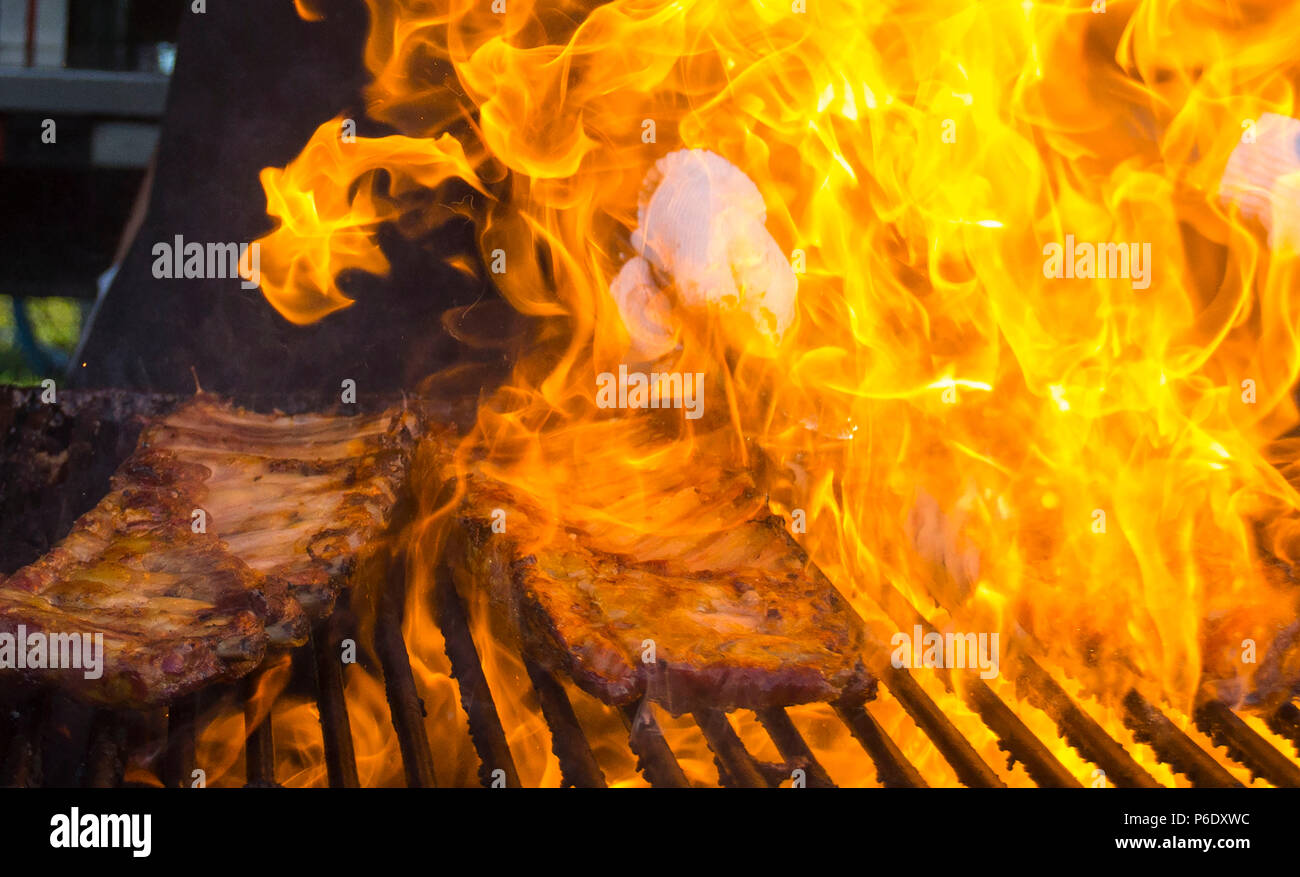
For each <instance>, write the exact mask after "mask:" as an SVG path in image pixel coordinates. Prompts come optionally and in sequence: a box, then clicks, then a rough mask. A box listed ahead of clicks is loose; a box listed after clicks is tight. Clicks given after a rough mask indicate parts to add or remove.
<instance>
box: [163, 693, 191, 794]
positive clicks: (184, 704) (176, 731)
mask: <svg viewBox="0 0 1300 877" xmlns="http://www.w3.org/2000/svg"><path fill="white" fill-rule="evenodd" d="M198 714H199V698H198V695H197V694H191V695H188V696H186V697H183V698H181V699H180V700H178V701H176V702H175V703H173V704H172V705H171V707H170V708H168V710H167V749H166V752H165V753H164V755H163V785H165V786H167V787H168V788H169V789H177V788H184V787H185V786H188V785H189V784H190V780H191V779H192V778H193V775H194V726H195V722H196V721H197V718H198Z"/></svg>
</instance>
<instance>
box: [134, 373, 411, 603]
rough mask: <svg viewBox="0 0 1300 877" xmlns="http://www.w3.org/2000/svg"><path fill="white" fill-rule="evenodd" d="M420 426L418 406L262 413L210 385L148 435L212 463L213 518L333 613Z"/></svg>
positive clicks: (216, 528) (237, 549)
mask: <svg viewBox="0 0 1300 877" xmlns="http://www.w3.org/2000/svg"><path fill="white" fill-rule="evenodd" d="M417 428H418V426H417V422H416V417H415V415H414V413H413V412H411V411H407V410H390V411H387V412H385V413H383V414H381V415H377V416H373V417H336V416H327V415H316V414H307V415H292V416H291V415H285V414H278V413H276V414H258V413H255V412H251V411H246V410H243V409H240V408H236V407H234V406H232V405H229V404H226V403H224V402H221V401H219V400H216V399H214V398H212V397H210V396H207V395H200V396H199V397H197V398H196V399H195V400H194V401H193V402H190V403H188V404H186V405H184V406H182V407H181V408H179V409H178V410H177V411H175V412H174V413H172V414H171V415H169V416H168V417H166V418H164V419H162V420H161V421H160V422H158V423H157V424H155V425H154V426H152V427H150V428H149V429H148V430H147V431H146V432H145V433H144V435H143V436H142V438H141V444H142V445H145V446H148V447H151V448H155V449H160V450H165V451H167V452H169V453H172V454H174V455H176V457H177V458H178V459H180V460H183V461H187V462H192V463H195V464H198V465H201V466H203V467H204V468H205V470H206V471H207V477H206V478H205V479H204V480H203V485H202V491H203V493H202V506H203V509H204V511H205V512H206V514H207V516H208V524H209V527H210V528H211V529H212V530H213V532H215V533H216V534H217V535H218V536H219V537H220V538H221V540H222V541H223V542H225V543H226V545H227V547H228V548H229V549H230V551H231V553H232V554H234V555H235V556H237V557H239V558H240V559H241V560H243V561H244V562H245V563H247V564H248V565H249V566H250V567H252V568H253V569H254V570H257V571H258V572H261V573H264V574H265V575H267V576H270V577H273V578H275V579H278V580H282V581H283V582H285V583H286V585H287V587H288V592H289V594H291V595H292V597H293V598H294V599H295V600H296V601H297V602H298V603H299V604H301V605H302V607H303V609H305V610H306V612H307V613H308V615H310V616H311V617H312V618H322V617H324V616H326V615H328V614H329V612H330V611H331V610H332V609H333V607H334V601H335V599H336V598H337V596H338V593H339V591H340V589H341V588H342V587H343V585H344V584H345V583H346V581H347V578H348V575H349V574H350V572H351V571H352V569H353V567H354V565H355V563H356V561H357V558H358V556H359V555H360V554H361V553H362V552H364V551H365V550H366V549H367V548H368V547H370V546H372V545H374V544H375V543H376V541H377V540H378V539H379V537H380V535H381V534H382V533H383V532H384V530H385V529H386V528H387V526H388V524H389V522H390V519H391V515H392V511H393V508H394V505H395V503H396V500H397V492H398V487H399V485H400V483H401V481H402V479H403V478H404V476H405V473H406V465H407V459H408V454H409V450H410V448H411V446H412V445H413V443H414V435H415V432H416V430H417Z"/></svg>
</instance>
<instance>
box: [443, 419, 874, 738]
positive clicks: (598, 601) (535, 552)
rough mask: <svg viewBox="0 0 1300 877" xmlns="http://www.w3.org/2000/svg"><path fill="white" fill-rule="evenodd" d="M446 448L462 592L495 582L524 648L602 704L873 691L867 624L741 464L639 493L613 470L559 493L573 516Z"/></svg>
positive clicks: (490, 587)
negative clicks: (589, 487)
mask: <svg viewBox="0 0 1300 877" xmlns="http://www.w3.org/2000/svg"><path fill="white" fill-rule="evenodd" d="M440 441H442V442H448V441H450V439H449V438H448V437H446V436H444V437H442V438H441V439H440ZM433 456H434V457H439V454H438V453H437V452H434V454H433ZM441 459H442V460H443V461H444V464H443V470H442V472H443V477H444V479H450V478H453V477H459V482H460V489H461V490H462V491H463V496H464V498H463V503H462V504H461V506H460V510H459V512H458V513H457V515H456V519H455V522H454V523H455V526H454V527H453V532H452V535H451V540H450V545H449V553H448V560H449V566H450V567H451V570H452V575H453V576H454V577H455V578H456V579H457V586H458V588H460V589H461V590H462V591H465V592H468V593H472V592H473V591H474V590H475V589H486V591H487V593H488V596H489V600H490V603H491V605H492V606H493V608H494V609H495V610H496V612H495V613H494V614H496V615H497V617H498V618H499V619H504V620H505V622H506V623H505V628H506V630H507V631H509V632H511V633H512V634H513V635H516V636H517V637H518V638H519V641H520V644H521V646H522V647H523V648H525V649H526V650H528V651H529V652H530V653H531V654H533V655H534V656H535V657H537V658H538V659H539V660H541V661H543V662H544V663H546V664H548V665H549V666H551V667H552V668H554V669H559V670H563V671H564V672H566V673H568V674H569V675H570V676H571V677H572V678H573V679H574V681H575V682H576V683H577V684H578V685H579V686H580V687H581V688H583V689H584V690H585V691H587V692H589V693H590V694H592V695H594V696H596V697H598V698H599V699H601V700H602V701H604V702H606V703H609V704H626V703H630V702H633V701H635V700H637V699H638V698H641V697H649V698H650V699H652V700H654V701H656V702H658V703H660V704H662V705H663V706H665V707H666V708H667V709H668V710H670V711H671V712H673V713H682V712H687V711H690V710H693V709H696V708H699V707H705V706H707V707H711V708H721V709H734V708H748V709H760V708H763V707H768V706H785V705H791V704H798V703H807V702H812V701H825V700H833V699H835V698H838V697H845V698H846V699H865V698H866V697H868V696H871V695H873V694H874V685H875V683H874V680H873V678H872V677H871V675H870V674H869V672H868V671H867V669H866V667H865V665H864V661H863V658H862V656H863V655H864V654H865V651H866V631H865V628H864V625H863V623H862V621H861V619H860V618H859V617H858V616H857V614H856V613H855V612H854V611H853V609H852V607H850V606H849V604H848V603H847V602H846V601H845V600H844V599H843V597H841V596H840V594H839V593H838V592H837V591H836V590H835V588H834V587H833V586H832V585H831V584H830V582H829V581H827V580H826V578H825V577H824V576H823V575H822V574H821V573H820V572H819V571H818V570H817V569H816V567H815V566H813V565H812V564H811V562H810V561H809V560H808V557H807V555H806V554H805V553H804V552H803V550H802V549H801V548H800V547H799V545H798V544H797V543H795V541H794V540H793V539H792V538H791V537H790V535H789V534H788V533H787V532H786V530H785V527H784V524H783V522H782V521H781V519H780V518H778V517H776V516H775V515H773V514H772V513H771V511H770V510H769V508H768V506H767V503H766V500H765V498H764V497H762V496H761V495H759V494H758V493H757V491H755V490H754V487H753V484H752V482H750V481H749V479H748V478H747V477H746V476H744V475H743V473H740V472H734V471H733V472H725V473H722V474H721V476H720V477H719V475H718V472H719V471H720V470H718V469H716V468H715V469H714V474H713V477H711V478H702V477H700V475H699V472H698V467H697V469H696V470H692V468H691V467H682V468H681V469H677V470H669V471H667V472H665V474H664V475H663V476H660V477H659V478H658V479H657V483H651V484H647V483H645V479H644V477H643V476H644V473H642V474H641V476H638V477H637V478H636V480H637V481H638V482H639V483H638V484H637V485H635V487H636V489H635V490H632V487H633V485H631V484H623V485H620V484H619V480H620V479H619V475H618V474H617V473H614V472H608V471H602V472H601V485H602V487H601V489H604V488H605V487H606V486H607V485H612V488H611V492H610V493H609V494H607V495H604V496H599V497H591V498H588V497H584V495H583V492H582V491H581V490H579V489H577V488H576V487H575V488H574V490H573V491H572V492H566V493H563V494H560V495H562V496H563V497H564V498H565V500H566V506H568V507H569V511H570V512H571V513H570V514H566V512H565V511H557V510H554V509H551V510H547V509H545V508H544V507H543V504H542V503H541V502H539V500H538V498H537V497H535V496H532V495H530V493H529V491H528V488H527V486H526V485H525V484H524V483H523V482H522V481H521V483H519V484H508V483H506V481H505V480H501V479H498V478H496V477H493V475H492V473H491V471H490V470H487V469H486V467H481V466H480V467H474V466H471V467H470V469H469V471H464V470H463V469H462V471H460V472H459V473H456V472H455V471H454V469H453V467H452V466H451V465H449V464H447V463H446V462H445V461H446V460H447V459H448V457H447V454H446V453H445V452H443V453H442V454H441ZM607 476H608V477H607ZM593 480H594V479H593ZM593 504H594V505H593ZM578 506H582V507H583V508H581V509H578V508H576V507H578ZM494 522H495V524H496V528H495V530H494V527H493V524H494ZM579 522H581V523H579Z"/></svg>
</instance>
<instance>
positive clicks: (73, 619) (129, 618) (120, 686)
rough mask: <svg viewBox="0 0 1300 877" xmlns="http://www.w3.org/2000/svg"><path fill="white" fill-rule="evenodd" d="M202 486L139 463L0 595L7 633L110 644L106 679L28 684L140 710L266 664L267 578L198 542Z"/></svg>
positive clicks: (202, 537)
mask: <svg viewBox="0 0 1300 877" xmlns="http://www.w3.org/2000/svg"><path fill="white" fill-rule="evenodd" d="M202 476H203V471H202V469H201V468H200V467H196V466H193V465H185V464H182V463H179V462H178V461H177V460H175V459H174V458H172V457H170V456H168V455H162V454H139V455H134V456H132V457H131V458H130V459H129V460H128V461H127V463H126V464H125V465H124V466H123V467H122V469H121V470H120V471H119V473H118V474H117V475H115V476H114V478H113V484H112V489H111V491H110V493H109V494H108V496H106V497H105V498H104V499H103V501H101V502H100V503H99V504H98V505H97V506H95V508H93V509H91V510H90V511H89V512H87V513H86V514H85V515H83V516H82V517H81V518H79V519H78V520H77V522H76V524H74V525H73V529H72V532H71V533H69V535H68V536H67V538H66V539H64V540H63V541H62V542H60V543H59V544H58V545H57V546H55V548H54V549H53V550H51V551H50V552H49V553H48V554H46V555H45V556H44V557H42V558H40V559H39V560H37V561H36V562H35V563H33V564H30V565H29V566H26V567H24V568H22V569H21V570H19V571H18V572H16V573H14V575H12V576H10V577H9V578H8V579H6V580H5V581H4V582H3V583H0V631H3V632H5V633H10V634H16V633H18V632H19V631H20V628H21V629H24V630H25V632H26V633H27V634H28V635H30V634H31V633H33V632H39V633H41V634H44V635H46V636H49V635H51V634H70V633H79V634H80V633H87V634H91V635H92V636H93V635H94V634H96V633H101V634H103V666H102V668H101V671H100V672H101V673H102V675H99V676H96V677H95V678H88V677H87V673H86V672H85V669H86V668H85V667H84V664H85V662H84V660H83V668H75V667H72V668H60V669H58V670H53V669H44V668H39V669H28V670H26V671H25V672H26V675H27V676H28V678H32V679H36V678H39V679H43V680H50V681H55V682H57V683H58V684H60V685H62V686H64V687H65V688H68V689H69V690H72V691H74V692H77V693H80V694H82V695H83V696H84V697H86V698H87V699H90V700H93V701H98V702H101V703H109V704H123V705H131V706H142V705H145V704H150V703H160V702H164V701H167V700H171V699H172V698H174V697H176V696H179V695H181V694H184V693H186V692H189V691H192V690H194V689H195V688H197V687H198V686H200V685H203V684H205V683H207V682H211V681H214V680H217V679H223V678H233V677H236V676H241V675H243V674H245V673H247V672H249V671H250V670H252V669H253V668H254V667H256V666H257V664H258V663H260V662H261V660H262V657H263V654H264V652H265V651H266V642H267V634H266V630H265V626H264V619H265V618H266V617H267V616H268V615H269V613H270V608H269V606H268V595H267V594H265V593H263V591H262V590H261V588H262V587H263V586H264V585H265V584H266V582H265V577H264V576H261V575H259V574H257V573H255V572H253V571H252V570H251V569H249V568H248V566H247V565H245V564H244V563H243V562H241V561H240V560H239V559H237V558H235V557H232V556H231V555H230V554H229V552H227V551H226V550H225V549H224V547H223V546H222V545H221V543H220V541H219V540H218V539H217V537H216V536H215V535H213V534H211V533H195V532H193V531H192V529H191V526H190V520H191V519H190V513H191V510H192V509H193V508H195V496H196V493H197V492H198V486H199V484H200V483H201V478H202ZM290 614H293V613H290ZM296 615H297V617H298V618H302V612H301V610H300V609H299V610H298V611H297V612H296ZM287 621H289V619H281V622H282V623H283V622H287ZM23 647H24V644H22V643H20V644H19V645H18V648H23ZM52 674H53V675H52Z"/></svg>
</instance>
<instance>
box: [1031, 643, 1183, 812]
mask: <svg viewBox="0 0 1300 877" xmlns="http://www.w3.org/2000/svg"><path fill="white" fill-rule="evenodd" d="M1016 688H1017V690H1020V689H1025V690H1027V692H1028V695H1029V702H1030V703H1032V704H1034V705H1035V706H1037V707H1038V708H1039V709H1041V710H1042V711H1043V712H1045V713H1047V714H1048V715H1049V716H1051V717H1052V720H1053V721H1054V722H1056V726H1057V727H1058V728H1059V729H1060V730H1061V733H1062V734H1063V735H1064V737H1065V739H1066V740H1067V741H1068V742H1069V744H1070V745H1071V746H1073V747H1074V748H1075V749H1077V750H1078V751H1079V753H1080V754H1081V755H1083V757H1084V758H1086V759H1088V760H1089V761H1091V762H1093V763H1094V764H1096V765H1098V766H1099V767H1101V769H1102V770H1103V771H1105V773H1106V778H1107V780H1109V781H1110V782H1111V783H1113V784H1114V785H1116V786H1119V787H1120V788H1143V789H1158V788H1162V787H1161V785H1160V783H1158V782H1156V779H1155V777H1153V776H1151V774H1149V773H1147V771H1146V770H1145V769H1143V767H1142V766H1141V765H1139V764H1138V763H1137V762H1136V761H1134V760H1133V756H1131V755H1129V754H1128V752H1127V751H1126V750H1125V749H1124V747H1123V746H1121V745H1120V744H1119V743H1118V742H1117V741H1116V740H1115V739H1114V738H1113V737H1111V736H1110V735H1109V734H1107V733H1106V731H1105V730H1104V729H1103V728H1102V727H1101V725H1099V724H1097V723H1096V722H1095V721H1093V719H1092V717H1091V716H1089V715H1088V714H1087V713H1085V712H1084V711H1083V710H1082V709H1080V708H1079V707H1078V706H1077V705H1076V704H1075V703H1074V701H1073V700H1071V699H1070V696H1069V695H1068V694H1066V693H1065V689H1063V688H1061V686H1060V685H1058V684H1057V682H1056V680H1055V679H1053V678H1052V677H1051V675H1050V674H1048V672H1047V671H1046V670H1044V669H1043V668H1042V667H1040V666H1038V663H1037V662H1036V661H1035V660H1034V659H1033V658H1031V657H1029V656H1028V655H1022V656H1021V657H1020V664H1019V675H1018V676H1017V677H1016Z"/></svg>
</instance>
